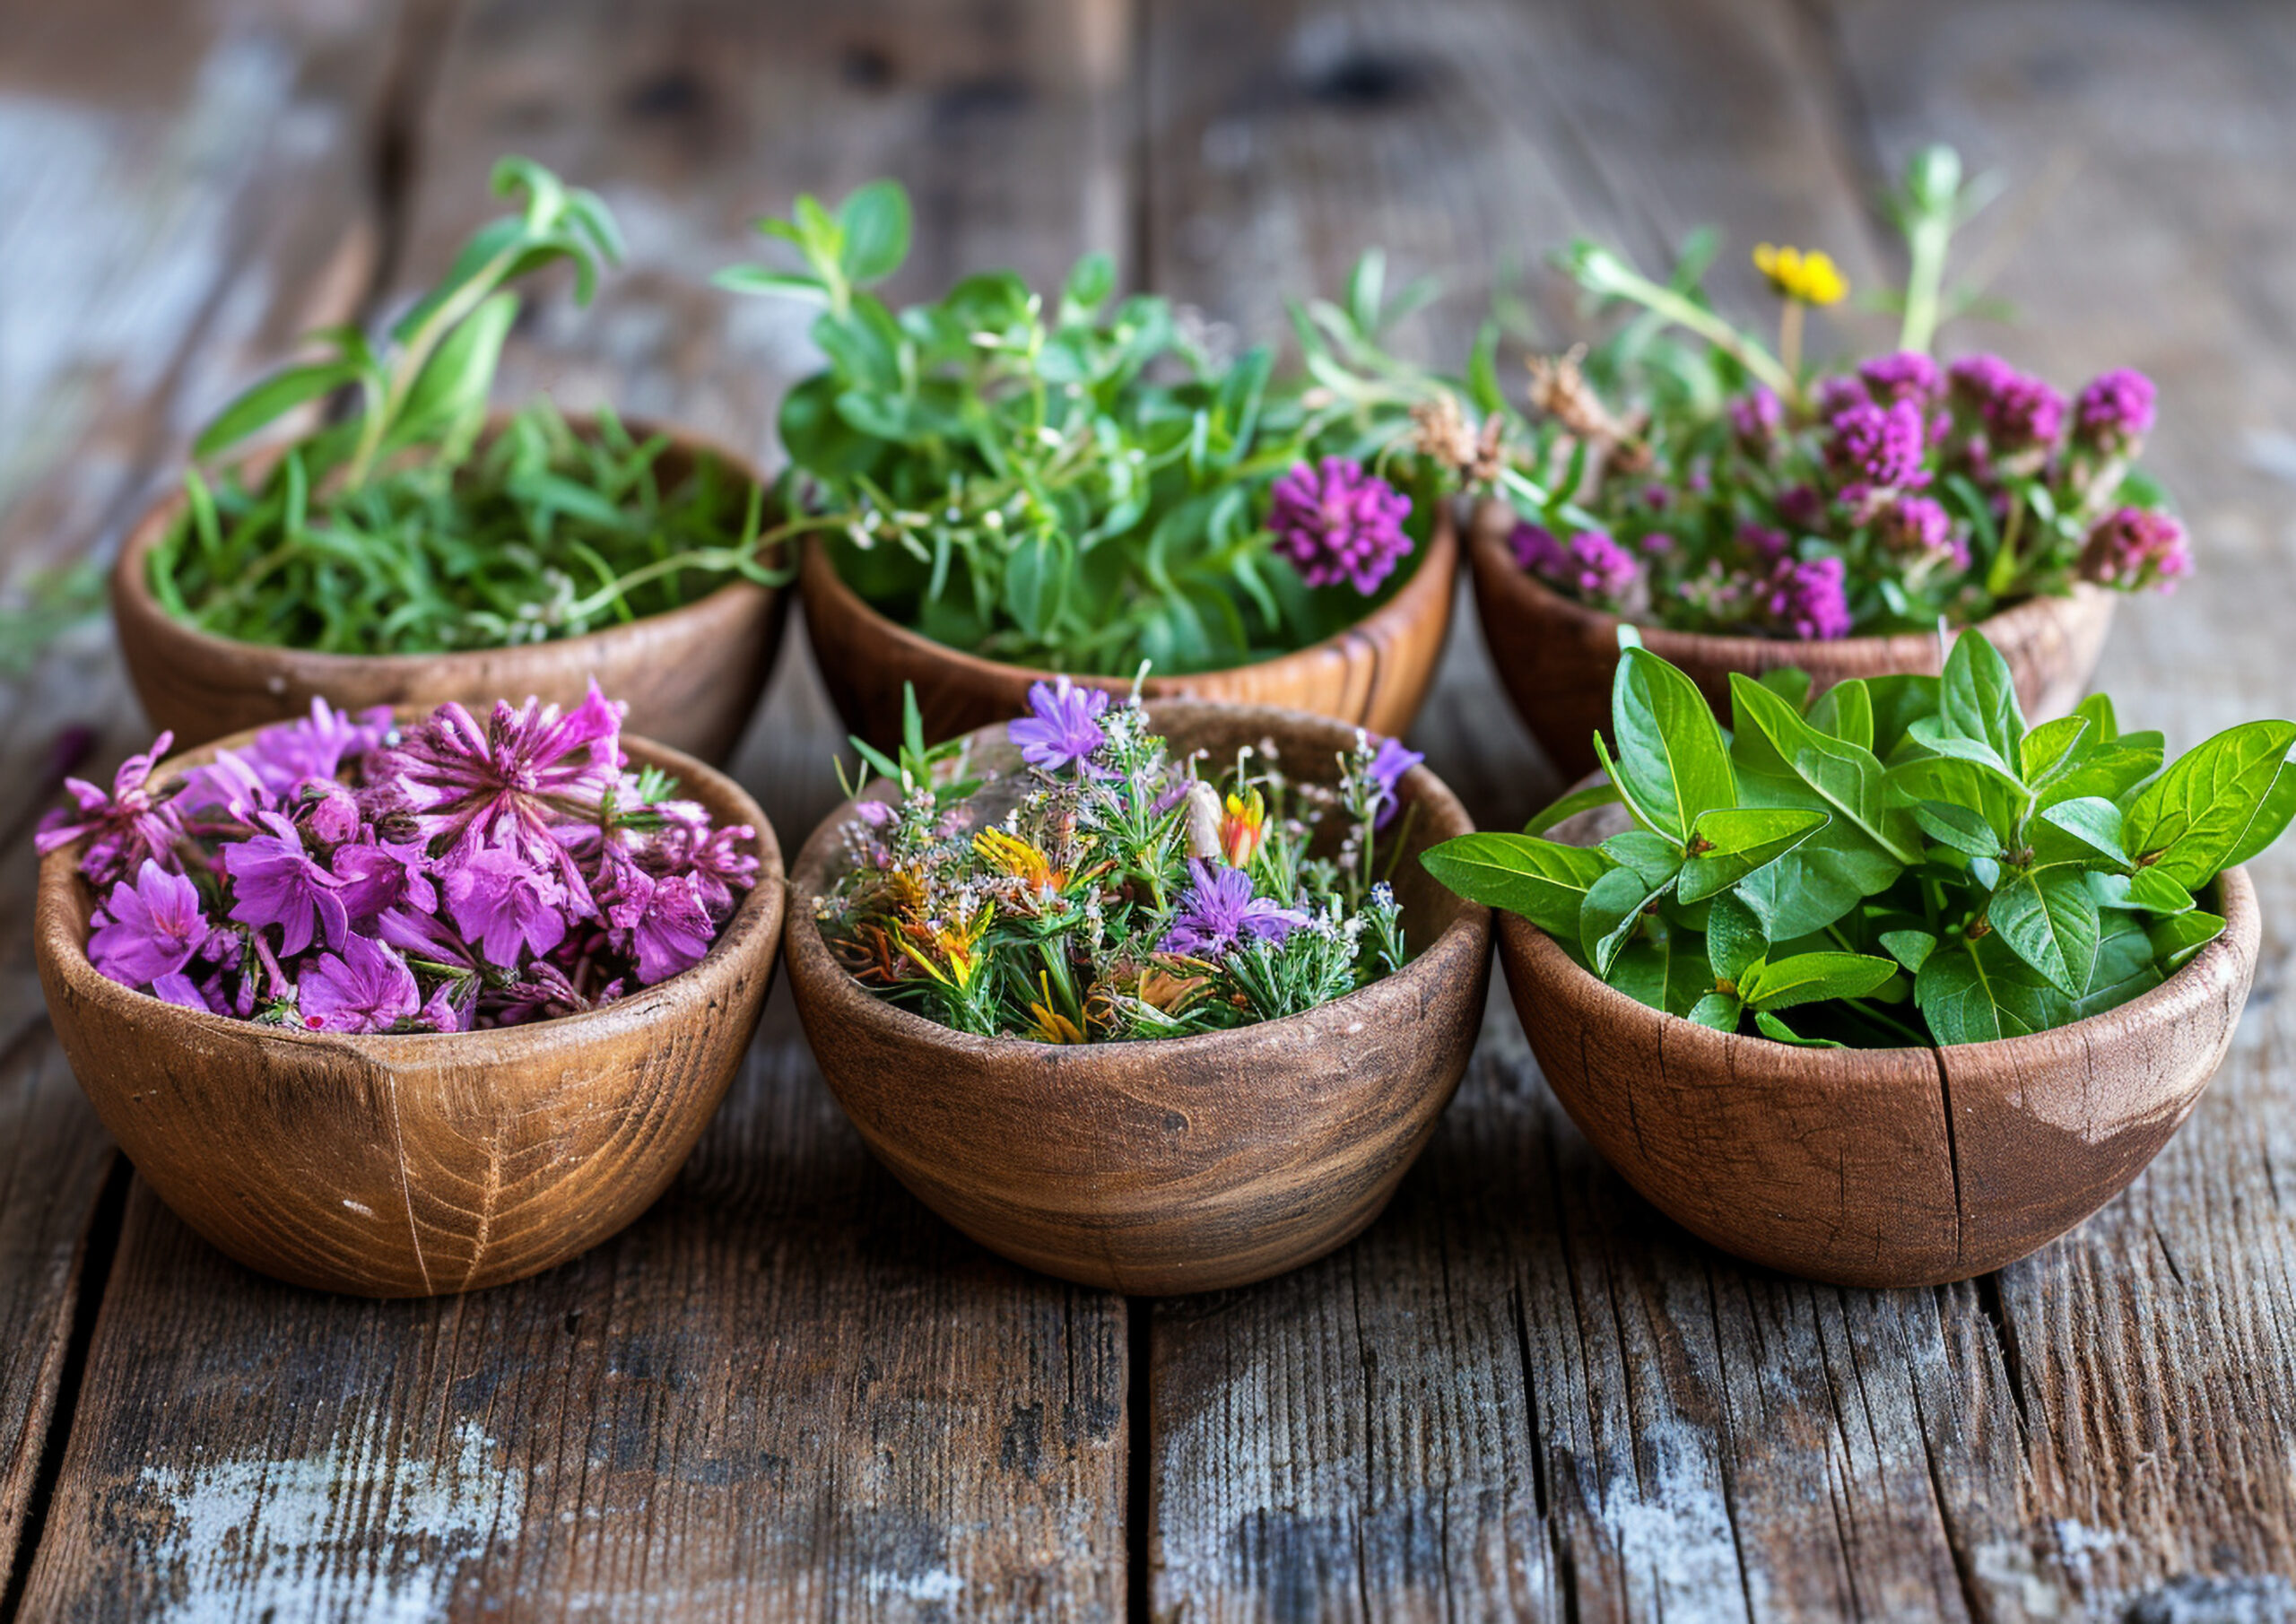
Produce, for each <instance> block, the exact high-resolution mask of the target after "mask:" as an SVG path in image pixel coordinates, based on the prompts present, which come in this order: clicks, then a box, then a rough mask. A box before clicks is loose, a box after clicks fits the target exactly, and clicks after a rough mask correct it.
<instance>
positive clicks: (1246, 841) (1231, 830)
mask: <svg viewBox="0 0 2296 1624" xmlns="http://www.w3.org/2000/svg"><path fill="white" fill-rule="evenodd" d="M1266 838H1267V803H1266V802H1265V801H1264V800H1262V799H1261V798H1260V793H1259V789H1258V787H1257V786H1253V788H1252V789H1251V791H1250V798H1249V799H1244V798H1241V797H1239V796H1237V795H1232V794H1231V795H1229V797H1228V810H1227V813H1226V815H1225V816H1223V817H1222V819H1221V820H1220V855H1222V856H1223V857H1225V858H1227V859H1228V866H1229V867H1230V868H1248V867H1250V866H1251V861H1252V857H1253V855H1254V854H1256V853H1257V851H1258V850H1259V847H1260V842H1261V841H1263V840H1265V839H1266Z"/></svg>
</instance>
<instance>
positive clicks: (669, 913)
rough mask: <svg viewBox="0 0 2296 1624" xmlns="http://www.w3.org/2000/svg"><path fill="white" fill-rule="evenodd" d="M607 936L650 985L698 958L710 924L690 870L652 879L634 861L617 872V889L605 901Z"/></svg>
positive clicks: (704, 947)
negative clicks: (633, 863) (633, 963)
mask: <svg viewBox="0 0 2296 1624" xmlns="http://www.w3.org/2000/svg"><path fill="white" fill-rule="evenodd" d="M606 923H607V925H609V926H610V927H611V932H610V934H609V937H608V940H609V941H610V942H612V943H613V947H614V950H615V951H617V952H624V953H629V954H631V955H632V956H633V957H634V958H635V959H636V960H637V961H638V982H639V986H653V985H654V984H655V983H656V982H657V981H666V980H668V979H669V978H670V977H672V976H674V975H676V974H677V973H678V972H679V971H681V970H690V969H691V968H693V967H694V966H695V965H697V964H700V962H701V960H702V959H703V958H704V956H706V955H707V954H708V953H709V942H710V939H711V937H712V936H713V935H714V934H715V927H714V926H712V925H711V924H710V922H709V908H708V907H707V905H705V904H704V902H703V901H702V897H701V888H700V886H699V885H697V884H696V883H695V882H694V877H693V876H692V875H691V874H672V875H670V876H668V877H667V878H666V879H660V880H657V879H655V878H653V877H651V876H650V875H648V874H647V873H645V872H644V871H643V870H640V869H638V868H636V867H631V866H625V867H623V868H622V869H621V871H620V873H619V874H618V889H617V891H616V894H615V896H614V898H613V900H612V901H610V902H608V903H607V904H606Z"/></svg>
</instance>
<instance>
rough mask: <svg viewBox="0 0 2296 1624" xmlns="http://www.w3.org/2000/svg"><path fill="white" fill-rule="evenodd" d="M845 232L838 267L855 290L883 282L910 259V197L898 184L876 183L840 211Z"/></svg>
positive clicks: (851, 197) (848, 200) (862, 189)
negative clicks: (839, 266) (902, 262)
mask: <svg viewBox="0 0 2296 1624" xmlns="http://www.w3.org/2000/svg"><path fill="white" fill-rule="evenodd" d="M837 223H838V225H839V228H840V229H841V230H842V232H843V240H842V241H841V242H840V243H839V247H838V256H837V257H838V263H839V265H841V266H843V267H844V270H845V274H846V277H847V278H848V280H849V281H850V282H853V283H854V285H855V286H857V287H860V286H865V285H867V284H868V283H870V282H878V281H882V280H883V278H885V277H888V276H891V274H893V273H894V272H895V271H898V270H899V269H900V263H901V261H902V260H904V259H907V258H908V257H909V194H908V193H907V192H906V191H904V190H902V189H901V186H900V182H899V181H895V180H873V181H871V182H869V183H868V185H866V186H864V187H859V188H858V189H857V190H856V191H854V192H853V193H852V195H849V196H848V197H847V198H846V200H845V202H844V203H843V204H840V205H839V208H838V211H837Z"/></svg>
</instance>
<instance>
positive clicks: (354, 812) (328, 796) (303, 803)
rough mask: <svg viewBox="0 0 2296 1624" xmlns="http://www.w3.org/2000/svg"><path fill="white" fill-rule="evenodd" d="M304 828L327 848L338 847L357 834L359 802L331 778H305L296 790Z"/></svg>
mask: <svg viewBox="0 0 2296 1624" xmlns="http://www.w3.org/2000/svg"><path fill="white" fill-rule="evenodd" d="M295 799H296V803H297V804H298V805H299V806H300V808H301V809H302V813H303V825H304V827H305V828H307V829H309V830H310V831H311V832H312V833H313V834H315V835H317V837H318V838H319V839H320V840H321V841H322V842H324V843H325V844H326V845H328V846H340V845H342V844H343V842H344V841H345V840H348V839H350V838H352V836H354V835H356V834H357V833H358V832H359V801H358V798H357V797H356V796H355V795H352V793H351V791H350V790H349V789H347V788H346V787H344V786H343V785H341V784H338V783H336V782H335V780H334V779H333V778H306V779H304V780H303V781H302V783H300V784H299V785H297V786H296V787H295Z"/></svg>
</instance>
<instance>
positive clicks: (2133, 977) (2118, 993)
mask: <svg viewBox="0 0 2296 1624" xmlns="http://www.w3.org/2000/svg"><path fill="white" fill-rule="evenodd" d="M2153 959H2154V954H2153V950H2152V937H2151V935H2150V934H2148V932H2147V930H2146V927H2145V925H2144V921H2143V920H2140V919H2137V918H2135V917H2133V916H2130V915H2128V914H2126V913H2118V912H2116V913H2109V914H2107V915H2106V916H2104V934H2103V935H2102V936H2100V938H2099V939H2098V942H2097V963H2096V968H2093V969H2092V970H2091V971H2090V972H2089V985H2088V986H2087V988H2086V989H2084V990H2083V993H2082V994H2081V996H2080V997H2079V998H2077V999H2075V1000H2074V1016H2075V1017H2076V1018H2080V1019H2085V1018H2086V1017H2088V1016H2091V1015H2094V1014H2096V1013H2098V1012H2100V1011H2102V1010H2109V1009H2111V1008H2112V1007H2113V1006H2114V1005H2115V1004H2120V1003H2127V1002H2128V1001H2129V1000H2130V999H2132V998H2134V997H2135V996H2136V995H2137V994H2140V993H2144V992H2149V991H2150V990H2151V989H2152V988H2153V987H2156V986H2160V985H2161V968H2160V966H2159V965H2157V964H2156V963H2154V962H2153Z"/></svg>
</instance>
